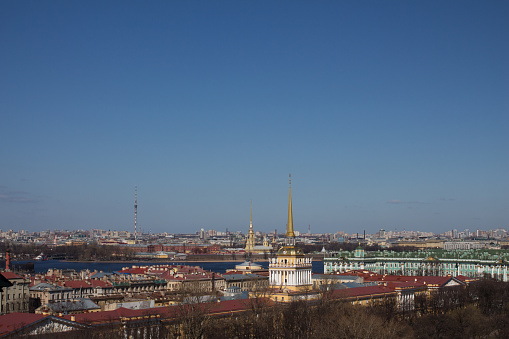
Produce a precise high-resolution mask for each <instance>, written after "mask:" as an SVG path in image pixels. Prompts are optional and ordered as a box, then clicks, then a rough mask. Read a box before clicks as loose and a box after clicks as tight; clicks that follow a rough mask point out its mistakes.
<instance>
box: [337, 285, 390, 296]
mask: <svg viewBox="0 0 509 339" xmlns="http://www.w3.org/2000/svg"><path fill="white" fill-rule="evenodd" d="M392 293H394V290H393V289H392V288H389V287H386V286H382V285H376V286H365V287H353V288H345V289H338V290H334V291H333V292H332V298H362V297H370V296H371V297H373V296H382V295H386V294H392Z"/></svg>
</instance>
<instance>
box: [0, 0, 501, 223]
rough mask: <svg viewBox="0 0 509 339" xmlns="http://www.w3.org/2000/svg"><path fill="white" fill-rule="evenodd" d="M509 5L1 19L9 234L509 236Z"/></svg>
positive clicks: (9, 7) (10, 9)
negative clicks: (227, 231) (478, 232)
mask: <svg viewBox="0 0 509 339" xmlns="http://www.w3.org/2000/svg"><path fill="white" fill-rule="evenodd" d="M508 15H509V4H507V3H505V2H502V1H494V2H490V3H482V4H481V3H477V2H474V1H452V2H448V3H442V2H438V1H431V2H430V1H426V2H424V1H418V2H412V3H406V2H400V3H379V2H373V1H367V2H363V3H349V2H339V3H334V2H327V3H319V4H315V3H313V4H311V3H298V2H297V3H295V2H284V1H276V2H271V3H268V2H267V3H238V2H233V1H224V2H219V3H206V2H186V3H182V2H153V3H150V4H142V3H138V2H116V1H111V2H107V3H103V2H98V1H92V2H87V3H65V2H61V3H60V2H53V3H39V2H35V1H34V2H28V3H16V2H3V3H1V4H0V43H1V45H2V46H3V50H4V53H1V54H0V74H2V77H1V78H2V79H1V80H0V115H1V123H0V143H1V144H2V147H1V148H0V159H1V166H0V229H3V230H5V229H10V228H13V229H27V230H29V231H41V230H46V229H77V228H83V229H92V228H104V227H106V226H108V227H111V228H112V229H113V228H117V229H120V228H121V229H126V230H131V231H132V230H134V211H133V205H134V200H135V199H134V189H135V186H137V188H138V202H137V204H138V211H137V212H138V213H137V225H138V228H140V227H141V229H143V230H146V231H150V232H152V233H159V232H168V233H185V232H186V231H187V230H197V229H200V228H206V229H207V228H208V229H220V228H221V229H222V228H224V227H231V228H234V229H238V230H242V231H243V232H246V231H247V229H248V227H249V206H250V201H251V200H252V201H253V227H254V229H255V231H262V232H269V231H273V230H274V228H277V229H278V230H283V229H284V228H285V227H286V218H287V206H286V204H287V193H288V192H287V190H288V181H287V178H288V173H291V174H292V179H293V180H292V191H293V214H294V222H295V228H296V230H298V231H300V232H301V233H305V232H306V231H307V228H308V225H311V230H312V232H316V233H335V232H337V231H345V232H347V233H354V232H356V231H359V230H366V232H368V233H374V232H376V231H377V230H378V229H380V228H385V229H395V228H397V229H400V230H402V229H404V228H405V229H412V230H420V231H429V232H434V233H443V232H446V231H448V230H451V229H466V228H468V229H471V230H474V229H497V228H504V229H507V228H508V226H509V215H508V213H507V212H506V210H507V201H509V182H508V180H507V173H509V157H508V153H507V149H508V147H507V146H509V136H508V133H507V131H508V130H509V114H507V112H509V95H508V93H509V80H508V79H509V64H508V63H507V60H509V46H508V45H507V43H505V40H506V38H507V34H508V33H509V22H508V21H507V20H506V18H507V17H508Z"/></svg>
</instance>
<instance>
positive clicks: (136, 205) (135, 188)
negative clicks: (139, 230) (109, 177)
mask: <svg viewBox="0 0 509 339" xmlns="http://www.w3.org/2000/svg"><path fill="white" fill-rule="evenodd" d="M137 214H138V186H134V243H135V244H136V217H137Z"/></svg>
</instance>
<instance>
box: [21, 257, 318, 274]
mask: <svg viewBox="0 0 509 339" xmlns="http://www.w3.org/2000/svg"><path fill="white" fill-rule="evenodd" d="M28 262H33V263H34V270H35V272H36V273H44V272H46V271H47V270H48V269H49V268H57V269H73V270H76V271H81V270H85V269H89V270H90V271H94V270H97V271H103V272H114V271H120V270H122V268H124V267H132V266H148V265H190V266H200V267H202V268H203V269H205V270H209V271H212V272H217V273H225V272H226V270H228V269H233V268H235V265H238V264H240V263H241V262H239V261H214V262H201V261H200V262H186V261H171V262H155V261H143V262H100V261H96V262H75V261H62V260H45V261H33V260H29V261H13V262H12V263H13V264H14V265H16V264H26V263H28ZM257 264H259V265H261V266H262V267H264V268H268V267H269V263H268V262H267V261H262V262H257ZM313 273H323V261H313Z"/></svg>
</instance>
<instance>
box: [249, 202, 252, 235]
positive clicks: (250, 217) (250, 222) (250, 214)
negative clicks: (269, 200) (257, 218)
mask: <svg viewBox="0 0 509 339" xmlns="http://www.w3.org/2000/svg"><path fill="white" fill-rule="evenodd" d="M249 229H250V230H252V229H253V200H251V211H250V213H249Z"/></svg>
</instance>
